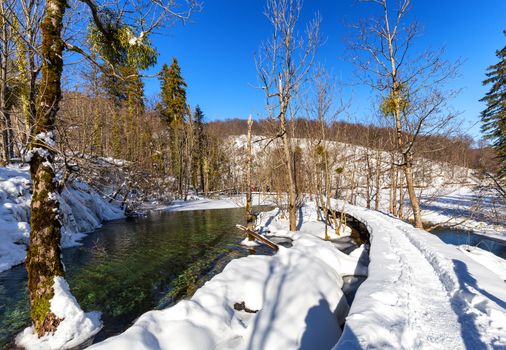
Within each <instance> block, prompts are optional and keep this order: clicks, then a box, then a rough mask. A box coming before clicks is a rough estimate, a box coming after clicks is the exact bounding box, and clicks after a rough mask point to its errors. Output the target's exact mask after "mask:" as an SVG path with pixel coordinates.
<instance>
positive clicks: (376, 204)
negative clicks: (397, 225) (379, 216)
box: [374, 150, 381, 210]
mask: <svg viewBox="0 0 506 350" xmlns="http://www.w3.org/2000/svg"><path fill="white" fill-rule="evenodd" d="M380 191H381V152H380V151H379V150H378V151H376V196H375V198H374V209H375V210H379V202H380Z"/></svg>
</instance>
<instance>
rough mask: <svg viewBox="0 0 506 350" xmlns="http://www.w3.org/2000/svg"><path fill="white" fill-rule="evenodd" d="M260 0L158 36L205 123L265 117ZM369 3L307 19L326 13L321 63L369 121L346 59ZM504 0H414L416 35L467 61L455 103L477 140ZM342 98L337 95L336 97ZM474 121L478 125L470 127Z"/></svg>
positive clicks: (367, 97)
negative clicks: (258, 59) (259, 69)
mask: <svg viewBox="0 0 506 350" xmlns="http://www.w3.org/2000/svg"><path fill="white" fill-rule="evenodd" d="M264 3H265V2H264V1H262V0H237V1H231V0H207V1H204V8H203V9H202V11H201V12H200V13H197V14H195V15H194V16H193V17H192V19H191V21H190V22H189V23H187V24H186V25H185V26H183V25H176V26H175V27H172V28H169V29H167V30H164V32H163V33H161V34H159V35H157V36H156V37H153V41H154V44H155V46H156V47H157V48H158V50H159V52H160V57H159V60H158V65H157V66H156V67H154V68H153V69H152V71H157V70H159V69H160V67H161V65H162V64H163V63H170V62H171V60H172V57H174V56H175V57H177V59H178V60H179V63H180V65H181V69H182V73H183V76H184V78H185V80H186V82H187V84H188V90H187V96H188V103H189V104H190V105H191V106H193V107H194V106H195V105H197V104H199V105H200V106H201V108H202V109H203V111H204V113H205V114H206V118H207V120H215V119H227V118H236V117H237V118H246V117H247V115H248V114H249V113H251V114H253V116H254V117H262V116H263V115H265V112H264V103H265V100H264V96H263V93H262V91H260V90H258V89H256V88H255V85H256V83H257V78H256V72H255V66H254V61H253V57H254V54H255V52H256V51H257V49H258V47H259V45H260V43H261V42H262V41H264V40H265V39H267V38H268V36H269V33H270V26H269V23H268V22H267V19H266V18H265V16H264V15H263V9H264ZM370 10H371V5H369V4H364V3H359V2H358V1H357V0H311V1H310V0H306V1H305V3H304V8H303V13H302V16H301V17H302V18H301V22H305V21H307V20H309V19H310V18H312V16H313V14H314V13H315V12H316V11H319V12H320V14H321V15H322V17H323V24H322V28H321V29H322V34H323V35H324V36H325V37H326V38H327V41H326V44H325V46H324V47H323V48H321V49H320V51H319V54H318V60H319V61H320V62H322V63H323V64H324V65H326V66H327V67H328V68H329V69H330V70H332V71H333V73H334V74H335V75H336V77H337V78H338V80H340V81H341V82H342V83H343V84H344V87H343V88H342V90H341V92H340V93H341V94H342V95H344V97H345V98H346V99H348V98H350V97H351V103H352V105H351V108H350V110H349V114H350V115H351V116H352V118H353V119H354V120H358V121H362V122H368V121H370V115H371V113H370V111H371V108H372V106H371V104H370V101H371V98H372V95H371V92H370V91H369V90H368V89H367V88H365V87H363V86H360V85H354V84H353V83H354V82H357V80H356V78H355V77H354V75H353V70H354V67H353V65H351V64H350V63H349V62H347V61H346V59H345V58H344V57H345V56H346V54H347V49H346V45H345V38H346V37H347V36H348V35H349V34H350V29H349V27H348V26H347V23H352V22H354V21H355V20H356V19H357V18H359V17H361V16H366V15H368V14H370ZM505 14H506V1H504V0H486V1H472V0H462V1H454V0H452V1H449V0H445V1H442V0H440V1H437V0H413V1H412V9H411V14H410V16H412V17H413V18H414V19H416V20H417V21H418V22H420V23H421V24H422V26H423V32H422V35H421V36H420V37H419V38H418V39H417V41H416V43H417V46H418V48H421V49H423V48H425V47H430V48H433V49H438V48H440V47H442V46H445V47H446V50H447V51H446V55H445V57H446V58H448V59H450V60H456V59H458V58H461V59H462V60H464V63H463V65H462V67H461V69H460V76H459V77H458V79H456V80H455V81H454V82H453V83H452V86H453V87H455V88H462V89H463V90H462V92H461V93H460V95H459V96H458V97H457V98H455V99H454V100H452V101H451V106H452V108H453V109H454V110H456V111H460V112H462V114H461V118H462V120H463V125H464V129H465V130H468V133H470V134H471V135H472V136H473V137H475V138H476V137H479V135H480V133H479V124H478V125H476V123H477V122H478V121H479V113H480V111H481V110H482V109H483V106H484V105H483V104H482V103H481V102H479V101H478V100H479V99H480V98H481V97H483V95H484V94H485V92H486V90H487V88H486V87H483V86H482V85H481V81H482V80H483V79H484V73H485V69H486V67H488V66H489V65H491V64H493V63H495V62H496V61H497V59H496V57H495V50H497V49H499V48H501V47H503V46H504V45H505V44H506V37H505V36H504V35H503V34H502V30H504V29H506V17H505ZM158 91H159V82H158V81H157V80H156V79H150V80H146V95H147V96H148V97H149V96H153V95H156V94H157V93H158ZM336 97H339V96H336ZM472 125H474V126H472Z"/></svg>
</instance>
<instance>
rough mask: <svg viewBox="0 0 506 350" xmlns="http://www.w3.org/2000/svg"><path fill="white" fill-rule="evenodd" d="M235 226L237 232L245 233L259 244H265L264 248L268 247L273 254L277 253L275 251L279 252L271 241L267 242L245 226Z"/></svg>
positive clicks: (277, 247)
mask: <svg viewBox="0 0 506 350" xmlns="http://www.w3.org/2000/svg"><path fill="white" fill-rule="evenodd" d="M235 226H236V227H237V228H238V229H239V230H241V231H244V232H246V233H247V234H249V235H251V236H253V237H255V239H256V240H257V241H259V242H261V243H263V244H265V245H266V246H268V247H269V248H271V249H272V250H274V251H275V252H277V251H278V250H279V246H278V245H277V244H276V243H274V242H272V241H270V240H268V239H267V238H265V237H264V236H262V235H261V234H259V233H258V232H256V231H253V230H251V229H249V228H247V227H246V226H243V225H239V224H238V225H235Z"/></svg>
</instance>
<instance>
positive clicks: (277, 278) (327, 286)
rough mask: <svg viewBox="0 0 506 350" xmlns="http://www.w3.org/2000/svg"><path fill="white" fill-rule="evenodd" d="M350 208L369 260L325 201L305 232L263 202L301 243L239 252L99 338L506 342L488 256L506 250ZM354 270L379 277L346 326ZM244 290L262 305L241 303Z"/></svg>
mask: <svg viewBox="0 0 506 350" xmlns="http://www.w3.org/2000/svg"><path fill="white" fill-rule="evenodd" d="M341 206H342V204H341V203H340V204H339V207H341ZM345 210H346V211H347V212H348V213H350V214H351V215H353V216H354V217H356V218H357V219H359V220H361V221H363V222H364V223H366V225H367V228H368V230H369V232H370V234H371V247H370V264H369V266H368V267H366V266H364V265H363V264H361V261H362V260H361V259H360V256H361V253H363V251H364V249H363V247H361V248H358V249H357V250H356V251H354V252H352V253H351V254H350V255H346V254H344V253H341V252H340V251H338V250H337V249H336V247H335V246H334V245H333V244H332V243H331V242H329V241H324V240H323V239H322V238H323V237H324V224H323V223H322V222H319V221H317V217H316V208H315V205H314V203H306V205H305V206H304V207H303V208H302V209H301V210H300V212H299V214H300V218H299V230H298V231H297V232H289V231H288V230H287V227H288V222H287V219H286V217H283V216H282V214H281V212H280V211H279V210H277V209H275V210H273V211H271V212H267V213H262V214H261V216H260V221H261V226H262V231H263V232H269V235H275V236H288V237H291V238H293V240H294V241H293V247H291V248H283V247H280V251H279V252H278V253H277V254H275V255H273V256H249V257H246V258H241V259H237V260H233V261H232V262H231V263H229V264H228V265H227V266H226V267H225V269H224V270H223V272H222V273H220V274H218V275H217V276H215V277H214V278H213V279H211V280H210V281H209V282H207V283H206V284H205V285H204V286H203V287H202V288H200V289H199V290H198V291H197V292H196V293H195V294H194V296H193V297H192V298H191V299H189V300H183V301H181V302H179V303H178V304H176V305H175V306H173V307H171V308H168V309H165V310H157V311H150V312H147V313H146V314H144V315H142V316H141V317H140V318H139V319H138V320H137V321H136V322H135V323H134V325H133V326H131V327H130V328H129V329H127V330H126V331H125V332H124V333H122V334H120V335H118V336H115V337H112V338H109V339H107V340H105V341H104V342H102V343H99V344H96V345H94V346H92V348H93V349H125V348H135V349H330V348H333V349H364V348H381V349H383V348H389V349H402V348H403V349H417V348H419V349H422V348H423V349H465V348H468V349H482V348H483V349H487V348H488V349H500V348H503V347H506V336H505V334H506V288H504V281H503V276H502V275H500V274H498V272H500V270H496V271H495V272H494V269H493V268H490V269H489V268H487V267H486V266H489V267H490V266H494V264H495V262H496V261H501V260H502V259H500V258H497V257H495V258H492V257H488V258H489V260H490V261H492V262H491V263H483V261H481V259H477V258H476V257H472V258H470V257H469V256H468V255H469V254H470V253H469V252H467V251H466V252H463V251H462V249H461V248H459V247H455V246H451V245H447V244H445V243H443V242H442V241H440V240H439V239H438V238H437V237H435V236H433V235H431V234H429V233H427V232H425V231H421V230H418V229H415V228H413V227H412V226H411V225H409V224H406V223H404V222H402V221H400V220H398V219H396V218H393V217H390V216H388V215H385V214H382V213H379V212H374V211H371V210H367V209H364V208H360V207H356V206H351V205H346V206H345ZM329 232H332V230H329ZM346 234H349V232H348V230H347V232H346ZM333 236H334V234H333ZM332 238H335V237H332ZM471 254H475V255H476V254H478V255H479V254H482V253H476V252H475V253H471ZM476 259H477V260H480V263H478V262H477V261H476ZM496 259H499V260H496ZM503 262H504V261H503ZM349 275H368V278H367V279H366V281H365V282H364V283H363V284H362V286H361V287H360V288H359V289H358V292H357V294H356V297H355V300H354V302H353V304H352V306H351V309H350V310H349V315H348V317H347V319H346V324H345V326H344V332H343V334H342V335H341V328H340V327H339V325H340V324H342V322H343V319H344V317H345V316H346V315H347V314H348V308H349V306H348V304H347V302H346V299H345V298H344V296H343V292H342V290H341V287H342V286H343V280H342V278H343V276H349ZM243 302H244V304H243V306H244V307H246V308H247V309H249V310H250V311H257V310H258V312H256V313H248V312H245V311H243V310H236V309H234V304H237V303H239V304H241V303H243Z"/></svg>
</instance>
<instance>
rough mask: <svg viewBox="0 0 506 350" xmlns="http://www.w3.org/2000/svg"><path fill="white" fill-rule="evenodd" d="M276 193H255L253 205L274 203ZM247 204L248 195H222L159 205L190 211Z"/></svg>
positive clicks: (236, 206) (162, 208)
mask: <svg viewBox="0 0 506 350" xmlns="http://www.w3.org/2000/svg"><path fill="white" fill-rule="evenodd" d="M273 198H274V194H262V193H253V195H252V203H253V205H273V204H274V201H273ZM245 206H246V195H245V194H240V195H237V196H232V197H231V196H221V197H220V198H218V199H214V198H206V197H197V196H193V197H192V198H191V199H189V200H186V201H184V200H174V201H172V202H171V203H170V204H169V205H168V206H162V207H157V210H162V211H188V210H209V209H232V208H243V207H245Z"/></svg>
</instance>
